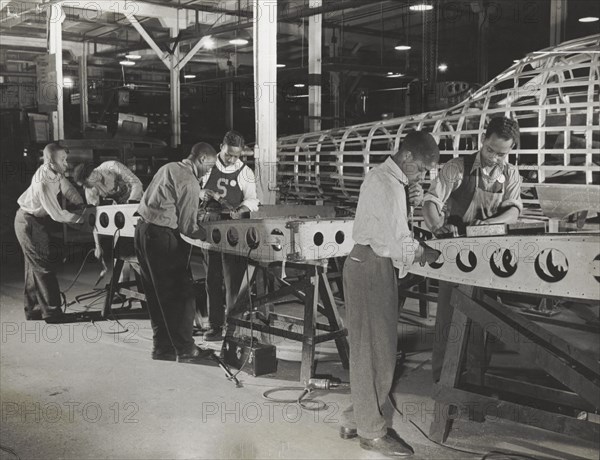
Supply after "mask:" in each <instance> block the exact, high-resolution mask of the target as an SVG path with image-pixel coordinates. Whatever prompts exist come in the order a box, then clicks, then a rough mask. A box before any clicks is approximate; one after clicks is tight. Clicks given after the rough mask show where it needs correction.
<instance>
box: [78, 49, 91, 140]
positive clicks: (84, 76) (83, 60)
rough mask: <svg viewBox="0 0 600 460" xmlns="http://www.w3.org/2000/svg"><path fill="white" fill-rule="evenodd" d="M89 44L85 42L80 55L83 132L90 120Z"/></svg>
mask: <svg viewBox="0 0 600 460" xmlns="http://www.w3.org/2000/svg"><path fill="white" fill-rule="evenodd" d="M87 52H88V44H87V43H85V42H84V43H83V52H82V54H81V56H79V104H80V107H79V110H80V114H81V133H82V134H83V133H84V132H85V127H86V125H87V123H88V122H89V112H88V69H87Z"/></svg>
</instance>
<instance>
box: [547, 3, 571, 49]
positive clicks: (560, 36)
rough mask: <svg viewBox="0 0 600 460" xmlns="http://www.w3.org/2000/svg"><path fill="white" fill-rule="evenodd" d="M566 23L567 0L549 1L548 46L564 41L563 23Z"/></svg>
mask: <svg viewBox="0 0 600 460" xmlns="http://www.w3.org/2000/svg"><path fill="white" fill-rule="evenodd" d="M566 21H567V0H551V1H550V43H549V45H550V46H556V45H558V44H559V43H562V42H563V41H564V40H565V22H566Z"/></svg>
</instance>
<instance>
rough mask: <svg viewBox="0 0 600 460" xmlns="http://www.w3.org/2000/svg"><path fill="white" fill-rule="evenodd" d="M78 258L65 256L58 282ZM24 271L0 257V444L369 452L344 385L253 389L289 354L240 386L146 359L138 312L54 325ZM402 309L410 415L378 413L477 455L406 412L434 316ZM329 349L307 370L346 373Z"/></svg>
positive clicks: (482, 430) (65, 452) (188, 454)
mask: <svg viewBox="0 0 600 460" xmlns="http://www.w3.org/2000/svg"><path fill="white" fill-rule="evenodd" d="M78 266H79V264H78V263H72V264H69V265H66V266H64V267H63V269H62V271H61V274H60V281H61V287H62V288H65V287H66V286H68V284H70V281H71V280H72V279H73V276H74V274H75V273H76V271H77V268H78ZM98 271H99V267H98V265H97V264H95V263H90V264H88V266H87V267H86V268H85V270H84V272H83V274H82V276H81V277H80V279H79V281H78V283H77V284H76V285H75V286H74V287H73V289H72V290H71V291H70V292H69V293H68V295H67V296H68V299H69V300H71V299H73V298H74V296H75V295H76V294H78V293H82V292H87V291H89V290H91V287H92V285H93V283H94V281H95V278H96V277H97V275H98ZM22 279H23V278H22V268H21V266H20V265H19V263H15V264H12V265H5V266H4V267H3V269H2V282H1V290H0V302H1V308H0V316H1V317H0V321H1V328H2V329H1V343H0V349H1V362H2V366H1V375H0V385H1V392H0V399H1V401H0V403H1V426H0V444H1V445H2V447H3V448H8V449H11V450H12V451H14V452H15V453H16V454H18V456H19V457H20V458H21V459H54V458H62V459H99V458H111V459H171V458H177V459H188V458H194V459H297V458H301V459H339V458H345V459H372V458H379V456H378V455H377V454H374V453H370V452H367V451H364V450H362V449H361V448H360V447H359V445H358V441H356V440H350V441H345V440H342V439H340V438H339V436H338V434H337V431H338V420H339V417H340V413H341V411H342V410H343V409H344V408H345V407H346V405H347V404H348V403H349V394H348V392H328V393H321V394H319V395H318V396H317V397H318V398H319V399H321V400H322V401H324V402H326V403H327V405H328V408H327V409H324V410H321V411H318V412H306V411H302V410H300V409H299V407H298V406H297V405H295V404H287V403H271V402H268V401H266V400H265V399H263V397H262V393H263V392H264V391H266V390H268V389H271V388H274V387H279V386H290V385H297V383H296V379H297V377H298V375H299V363H297V362H290V361H280V364H279V371H278V373H277V374H276V375H274V376H269V377H259V378H255V377H251V376H249V375H247V374H246V373H241V374H240V375H239V377H240V379H241V380H242V382H243V388H235V387H234V385H233V384H232V383H231V382H229V381H227V380H226V378H225V376H224V374H223V372H222V370H221V369H220V368H218V367H216V366H199V365H191V364H177V363H172V362H160V361H152V360H151V359H150V349H151V344H152V342H151V334H152V331H151V329H150V322H149V320H147V319H137V320H131V319H124V320H122V321H121V324H118V323H116V322H114V321H101V322H97V323H95V324H92V323H75V324H64V325H47V324H45V323H44V322H41V321H36V322H32V321H30V322H26V321H24V315H23V312H22V286H23V281H22ZM406 308H407V310H411V309H412V310H415V309H416V306H415V305H414V304H413V303H408V304H407V306H406ZM342 314H343V311H342ZM407 318H411V321H409V322H410V323H413V322H416V323H418V324H420V325H417V326H415V325H410V324H408V323H409V322H402V323H399V327H400V331H401V335H402V338H401V340H402V341H403V342H404V343H406V344H407V348H406V350H407V351H408V354H407V360H406V363H405V366H404V368H403V372H402V375H401V376H400V378H399V380H398V381H397V382H396V386H395V389H394V392H393V393H394V399H395V401H396V407H398V408H400V409H401V410H402V409H404V412H405V413H406V414H408V413H409V411H408V410H407V409H409V408H410V414H411V415H410V416H409V415H401V414H400V413H398V412H397V411H394V410H393V408H392V407H391V406H390V407H388V410H387V417H388V418H389V419H391V421H392V423H393V427H394V428H395V429H396V431H398V433H400V434H401V435H402V436H403V437H404V438H405V439H406V440H407V441H408V442H409V443H410V444H411V445H412V446H413V447H414V449H415V452H416V455H415V456H414V457H413V458H415V459H463V458H465V459H469V458H481V454H480V455H469V454H466V453H461V452H457V451H453V450H450V449H447V448H444V447H441V446H437V445H435V444H433V443H432V442H430V441H428V440H427V439H426V438H425V437H424V436H423V435H422V434H421V433H420V432H419V431H418V430H417V428H416V427H415V426H414V425H413V424H412V423H410V422H413V423H415V424H416V425H417V426H419V427H420V428H421V429H423V430H424V431H425V432H428V427H429V423H430V422H431V417H432V414H433V401H432V399H431V398H430V396H429V395H430V394H431V383H430V382H431V368H430V365H429V362H430V351H429V345H428V344H427V340H426V338H427V337H429V336H430V334H427V333H426V331H427V330H428V328H430V327H431V326H432V324H433V320H431V319H429V320H417V321H413V320H415V319H416V318H417V317H416V316H415V315H410V314H409V315H408V316H407ZM122 326H124V327H125V328H126V329H127V330H128V331H127V332H123V329H122ZM117 332H121V333H117ZM198 342H200V340H199V339H198ZM278 345H279V348H280V352H281V353H282V354H281V356H284V357H288V358H289V357H293V356H294V355H297V351H298V348H297V346H296V345H295V344H293V343H291V342H289V341H285V343H279V344H278ZM334 356H335V352H334V348H332V346H331V345H326V346H325V347H323V348H322V349H321V353H320V357H321V361H320V363H319V365H318V367H317V373H318V374H332V375H334V376H336V377H339V378H341V379H342V380H345V381H347V380H348V374H347V372H346V371H345V370H343V369H342V368H341V365H340V364H339V363H338V362H337V361H336V360H335V359H333V358H334ZM298 393H299V391H298V390H295V391H290V392H287V393H280V394H277V395H275V396H277V397H291V398H293V397H296V396H297V395H298ZM414 408H418V409H417V410H416V411H415V410H414ZM454 433H455V434H453V435H452V436H451V437H450V438H449V440H448V445H450V446H454V447H458V448H462V449H467V450H471V451H477V452H481V453H484V452H487V451H490V450H494V449H496V450H497V449H503V450H511V451H516V452H523V453H527V454H529V455H530V456H531V457H532V458H537V459H542V458H547V459H565V458H573V459H577V458H581V459H583V458H585V459H587V458H598V450H597V449H598V446H597V445H595V446H594V445H591V446H590V445H585V444H583V443H582V442H580V441H578V440H576V439H571V438H567V437H565V436H559V435H556V434H551V433H549V432H545V431H542V430H536V429H533V428H529V427H523V426H521V425H513V424H508V423H502V422H493V421H487V422H486V423H484V424H476V423H468V422H462V421H458V422H457V423H456V424H455V432H454ZM14 458H16V457H15V456H14V455H13V454H12V453H9V452H8V451H7V450H4V449H3V450H2V451H1V453H0V459H14ZM495 458H505V457H495Z"/></svg>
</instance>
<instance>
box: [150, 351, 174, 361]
mask: <svg viewBox="0 0 600 460" xmlns="http://www.w3.org/2000/svg"><path fill="white" fill-rule="evenodd" d="M152 359H156V360H158V361H177V353H175V350H152Z"/></svg>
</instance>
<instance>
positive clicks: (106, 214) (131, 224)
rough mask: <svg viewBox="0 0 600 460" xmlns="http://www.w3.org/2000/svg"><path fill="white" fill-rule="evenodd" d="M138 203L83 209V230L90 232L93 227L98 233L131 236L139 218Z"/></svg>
mask: <svg viewBox="0 0 600 460" xmlns="http://www.w3.org/2000/svg"><path fill="white" fill-rule="evenodd" d="M138 206H139V204H117V205H108V206H97V207H95V208H87V209H86V210H85V211H84V216H83V218H84V224H83V228H82V230H83V231H89V232H91V231H92V230H93V229H94V227H95V228H96V230H97V231H98V234H100V235H108V236H121V237H131V238H133V236H134V232H135V225H136V224H137V221H138V219H139V216H138V215H137V208H138Z"/></svg>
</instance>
